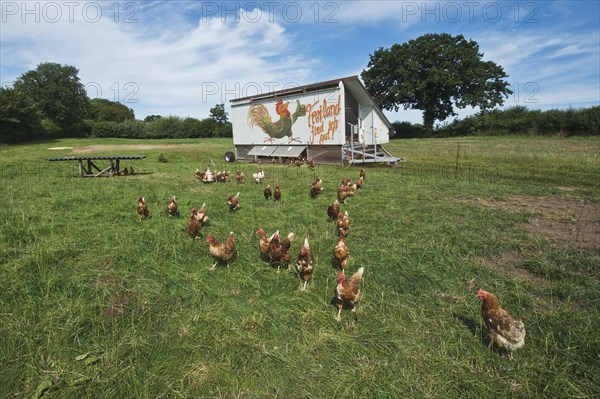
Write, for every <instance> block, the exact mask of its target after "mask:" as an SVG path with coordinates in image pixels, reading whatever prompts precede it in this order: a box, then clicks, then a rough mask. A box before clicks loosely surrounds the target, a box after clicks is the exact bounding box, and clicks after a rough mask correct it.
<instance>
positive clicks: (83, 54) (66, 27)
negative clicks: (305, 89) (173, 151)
mask: <svg viewBox="0 0 600 399" xmlns="http://www.w3.org/2000/svg"><path fill="white" fill-rule="evenodd" d="M57 4H58V3H57ZM142 4H144V3H142ZM158 8H160V7H158ZM159 11H160V10H159ZM113 17H114V15H112V14H108V15H106V16H105V17H103V18H102V19H100V20H98V21H96V22H94V23H90V22H89V21H86V20H85V19H84V18H77V19H76V20H74V21H72V22H71V21H69V19H68V18H64V19H63V20H60V21H58V22H57V23H47V22H44V21H43V20H42V21H41V22H40V23H23V22H22V21H21V18H12V19H11V18H8V19H7V21H6V23H5V24H3V27H2V33H3V34H2V54H1V56H2V59H3V60H5V59H7V58H9V59H11V60H12V62H11V63H10V65H21V66H22V68H23V69H21V70H18V71H17V70H16V69H15V70H14V72H13V76H6V75H7V73H6V71H7V70H8V64H5V63H4V61H3V69H4V70H5V72H3V75H5V76H3V77H2V80H3V81H4V82H6V81H8V80H13V79H15V78H16V77H18V76H19V75H20V74H21V73H23V72H25V71H27V70H30V69H34V68H35V67H36V65H37V64H39V63H41V62H57V63H61V64H70V65H73V66H75V67H77V68H78V69H79V77H80V78H81V81H82V83H84V84H87V85H88V94H89V95H90V96H95V95H96V94H101V97H104V98H108V99H110V100H118V101H121V102H124V103H126V105H128V106H129V107H131V108H133V109H134V110H135V111H136V116H137V117H142V118H143V117H144V116H145V115H147V114H168V113H172V114H176V115H179V116H193V117H197V118H204V117H206V116H208V109H209V108H211V107H212V106H214V105H215V104H217V103H220V102H226V101H228V100H230V99H231V98H235V97H239V96H242V95H244V94H245V93H246V92H249V93H250V94H253V92H252V91H250V90H253V91H256V90H257V89H258V88H259V89H260V90H262V91H266V90H268V89H269V88H274V89H277V87H274V86H273V85H272V83H271V82H285V83H287V82H293V81H296V82H302V81H303V79H306V78H307V77H308V75H309V74H310V70H309V69H307V68H308V67H309V66H310V64H311V63H310V62H305V61H304V62H302V63H300V62H298V59H297V58H296V57H295V56H294V55H293V52H290V51H289V38H288V35H287V34H286V32H285V29H284V28H283V26H282V25H280V24H278V23H271V22H269V21H268V19H266V18H264V19H262V20H259V21H257V22H256V23H248V22H244V20H243V18H242V19H241V20H240V23H239V24H236V23H230V22H227V21H226V22H225V23H223V22H222V21H221V20H220V19H219V18H217V19H205V20H204V21H203V20H202V19H198V20H196V21H195V22H194V23H189V22H188V23H186V24H184V25H185V27H184V28H183V29H182V28H181V27H175V28H172V29H171V31H170V32H167V33H166V34H164V35H160V36H159V35H153V36H151V37H147V36H145V35H144V33H145V32H146V30H147V28H148V25H144V24H141V23H139V24H124V23H115V22H114V18H113ZM136 18H137V19H138V20H140V21H144V20H145V18H147V16H145V15H142V11H139V13H138V14H137V15H136ZM178 21H180V17H176V18H173V19H172V23H177V22H178ZM159 24H160V25H162V26H171V23H169V22H168V21H166V20H165V19H161V20H160V21H159ZM175 31H177V32H176V33H174V32H175ZM11 69H12V68H11ZM250 82H253V83H250ZM280 84H281V83H280ZM279 88H282V87H279ZM100 92H101V93H100ZM135 100H138V102H132V101H135Z"/></svg>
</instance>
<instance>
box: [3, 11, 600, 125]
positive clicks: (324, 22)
mask: <svg viewBox="0 0 600 399" xmlns="http://www.w3.org/2000/svg"><path fill="white" fill-rule="evenodd" d="M599 4H600V2H598V1H427V0H421V1H314V0H309V1H276V0H274V1H251V2H245V1H237V2H236V1H234V2H231V1H204V2H202V1H139V2H134V1H120V2H119V1H66V0H65V1H62V0H59V1H27V2H24V1H8V0H2V1H0V60H1V66H0V82H1V83H2V84H3V85H10V84H11V82H12V81H14V79H15V78H17V77H18V76H20V75H21V74H22V73H24V72H26V71H28V70H31V69H35V67H36V66H37V65H38V64H39V63H42V62H56V63H60V64H69V65H73V66H75V67H77V68H78V69H79V77H80V78H81V81H82V83H84V84H85V85H86V88H87V90H88V95H89V96H90V97H92V98H94V97H102V98H107V99H109V100H113V101H120V102H122V103H124V104H126V105H127V106H129V107H130V108H132V109H133V110H134V111H135V114H136V117H137V118H139V119H143V118H144V117H145V116H147V115H151V114H159V115H177V116H182V117H187V116H191V117H195V118H199V119H202V118H205V117H207V116H208V113H209V109H210V108H211V107H213V106H214V105H215V104H218V103H225V104H226V109H229V100H231V99H233V98H236V97H242V96H246V95H251V94H254V93H256V92H259V91H260V92H267V91H271V90H274V89H282V88H285V87H289V86H294V85H301V84H309V83H315V82H319V81H324V80H331V79H335V78H339V77H345V76H350V75H360V72H361V71H362V70H363V69H364V68H366V66H367V64H368V61H369V55H370V54H372V53H373V52H374V51H375V50H377V49H378V48H379V47H384V48H388V47H390V46H391V45H392V44H394V43H404V42H406V41H408V40H410V39H414V38H417V37H418V36H420V35H422V34H425V33H450V34H453V35H457V34H463V35H464V36H465V37H466V38H467V39H472V40H475V41H476V42H477V43H478V44H479V46H480V51H481V52H482V53H483V54H484V59H485V60H492V61H494V62H496V63H497V64H499V65H501V66H502V67H503V68H504V70H505V71H506V72H507V73H508V75H509V77H508V81H509V83H510V84H511V88H512V89H513V91H514V94H513V95H511V96H510V97H509V98H508V99H507V100H506V102H505V105H504V107H509V106H514V105H524V106H527V107H529V108H535V109H549V108H567V107H569V106H571V107H575V108H578V107H585V106H592V105H598V104H599V103H600V22H599V21H600V5H599ZM458 112H459V116H461V117H462V116H466V115H469V114H472V113H474V112H476V110H473V109H465V110H458ZM386 114H387V116H388V118H389V119H390V120H391V121H396V120H406V121H411V122H420V121H421V112H420V111H412V110H406V111H405V110H402V109H401V110H400V111H398V112H386Z"/></svg>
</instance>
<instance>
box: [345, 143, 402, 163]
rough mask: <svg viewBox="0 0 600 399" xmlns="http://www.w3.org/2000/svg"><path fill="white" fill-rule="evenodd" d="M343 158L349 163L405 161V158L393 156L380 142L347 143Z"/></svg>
mask: <svg viewBox="0 0 600 399" xmlns="http://www.w3.org/2000/svg"><path fill="white" fill-rule="evenodd" d="M342 159H343V160H344V163H345V164H347V165H352V164H365V163H379V162H383V163H387V164H390V165H395V164H396V163H398V162H404V158H398V157H395V156H393V155H392V154H390V153H389V152H388V151H387V150H386V149H385V148H383V147H382V146H381V145H378V144H374V145H364V144H354V143H350V144H345V145H344V146H343V147H342Z"/></svg>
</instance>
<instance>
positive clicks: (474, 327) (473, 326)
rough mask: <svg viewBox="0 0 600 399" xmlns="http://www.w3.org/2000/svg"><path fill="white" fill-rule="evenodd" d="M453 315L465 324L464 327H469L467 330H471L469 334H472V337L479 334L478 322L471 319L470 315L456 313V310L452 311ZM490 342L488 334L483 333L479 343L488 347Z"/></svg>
mask: <svg viewBox="0 0 600 399" xmlns="http://www.w3.org/2000/svg"><path fill="white" fill-rule="evenodd" d="M454 317H456V318H457V319H458V320H460V321H461V323H463V324H464V325H465V327H467V328H468V329H469V331H470V332H471V334H473V336H474V337H479V336H480V331H479V323H478V322H477V321H475V320H474V319H472V318H470V317H467V316H465V315H464V314H461V313H457V312H454ZM491 343H492V341H491V340H490V337H489V335H487V334H485V335H483V336H482V337H481V344H482V345H483V346H485V347H489V346H490V344H491Z"/></svg>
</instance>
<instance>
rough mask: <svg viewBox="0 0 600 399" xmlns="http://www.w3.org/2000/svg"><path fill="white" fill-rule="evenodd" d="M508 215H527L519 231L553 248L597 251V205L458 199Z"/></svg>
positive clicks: (599, 238) (599, 234) (599, 222)
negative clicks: (530, 214) (557, 246)
mask: <svg viewBox="0 0 600 399" xmlns="http://www.w3.org/2000/svg"><path fill="white" fill-rule="evenodd" d="M459 201H461V202H465V203H474V204H478V205H482V206H486V207H490V208H496V209H502V210H505V211H508V212H529V213H532V214H533V215H532V217H530V218H529V220H528V221H527V222H526V223H523V224H522V225H521V228H522V229H523V230H525V231H526V232H527V233H529V234H531V235H533V236H541V237H544V238H546V239H548V240H550V241H552V242H553V243H554V244H556V245H565V246H569V247H573V248H577V249H582V250H586V251H595V252H597V251H598V250H600V205H599V204H594V203H591V202H589V201H584V200H577V199H569V198H560V197H530V196H524V195H511V196H509V197H508V198H507V199H505V200H487V199H459Z"/></svg>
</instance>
